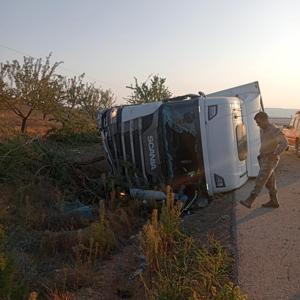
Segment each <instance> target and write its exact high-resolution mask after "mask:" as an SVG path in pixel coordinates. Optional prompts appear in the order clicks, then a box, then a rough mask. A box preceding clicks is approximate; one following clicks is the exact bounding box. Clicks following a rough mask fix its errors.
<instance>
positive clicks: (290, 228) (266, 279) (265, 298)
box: [234, 151, 300, 300]
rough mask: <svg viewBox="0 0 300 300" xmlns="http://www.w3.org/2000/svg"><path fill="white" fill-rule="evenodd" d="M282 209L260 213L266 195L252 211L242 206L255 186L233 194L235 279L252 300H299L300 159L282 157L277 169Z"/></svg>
mask: <svg viewBox="0 0 300 300" xmlns="http://www.w3.org/2000/svg"><path fill="white" fill-rule="evenodd" d="M276 174H277V184H278V195H279V202H280V207H279V208H277V209H271V208H262V207H261V204H262V203H265V202H267V201H269V197H268V193H267V190H266V189H264V191H263V192H262V193H261V195H260V196H259V197H258V198H257V199H256V201H255V202H254V205H253V207H252V208H251V210H249V209H247V208H245V207H244V206H242V205H240V204H238V201H239V200H242V199H246V197H247V196H248V195H249V193H250V191H251V189H252V187H253V184H254V181H253V180H251V181H248V183H247V184H245V185H244V186H243V187H242V188H240V189H239V190H236V191H235V192H234V198H235V201H236V202H237V205H236V207H235V233H236V245H237V276H238V283H239V286H240V287H241V289H242V291H244V292H245V293H246V294H247V295H248V298H247V299H248V300H253V299H255V300H269V299H270V300H285V299H287V300H296V299H300V159H299V158H297V157H296V155H295V153H293V152H292V151H290V152H286V153H284V154H283V155H282V156H281V161H280V163H279V165H278V167H277V170H276Z"/></svg>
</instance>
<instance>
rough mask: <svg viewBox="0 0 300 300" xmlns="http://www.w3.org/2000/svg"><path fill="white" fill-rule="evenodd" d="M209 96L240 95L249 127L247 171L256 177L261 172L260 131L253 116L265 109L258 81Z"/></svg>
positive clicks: (250, 175) (245, 120) (246, 123)
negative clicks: (259, 163)
mask: <svg viewBox="0 0 300 300" xmlns="http://www.w3.org/2000/svg"><path fill="white" fill-rule="evenodd" d="M207 96H213V97H216V96H224V97H238V98H239V99H240V100H241V102H242V103H241V105H242V117H243V122H244V123H245V126H246V129H247V144H248V156H247V172H248V176H249V177H256V176H257V175H258V172H259V165H258V161H257V155H258V154H259V148H260V132H259V128H258V126H257V125H256V122H255V121H254V119H253V118H254V116H255V114H256V113H258V112H259V111H262V110H264V109H263V105H262V100H261V96H260V89H259V85H258V82H252V83H249V84H244V85H241V86H237V87H234V88H231V89H227V90H223V91H220V92H216V93H212V94H209V95H207Z"/></svg>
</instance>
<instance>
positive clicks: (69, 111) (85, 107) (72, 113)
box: [52, 73, 115, 132]
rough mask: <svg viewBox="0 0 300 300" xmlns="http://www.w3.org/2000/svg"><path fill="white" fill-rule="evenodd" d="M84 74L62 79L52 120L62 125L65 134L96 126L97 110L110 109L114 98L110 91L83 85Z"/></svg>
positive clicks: (88, 84)
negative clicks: (60, 90)
mask: <svg viewBox="0 0 300 300" xmlns="http://www.w3.org/2000/svg"><path fill="white" fill-rule="evenodd" d="M84 76H85V74H84V73H83V74H81V75H79V76H74V77H72V78H64V80H63V88H62V96H61V101H60V104H59V105H58V106H57V109H56V110H54V111H53V113H52V116H53V119H54V120H56V121H59V122H60V123H61V124H62V129H63V130H64V131H66V132H72V131H78V130H79V131H80V130H83V131H85V130H87V129H89V128H92V127H93V126H96V123H95V119H96V113H97V111H98V110H101V109H104V108H107V107H111V106H112V105H113V104H114V103H115V96H114V95H113V93H112V92H111V90H102V89H101V88H97V87H95V85H94V84H93V83H84Z"/></svg>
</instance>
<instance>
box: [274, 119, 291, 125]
mask: <svg viewBox="0 0 300 300" xmlns="http://www.w3.org/2000/svg"><path fill="white" fill-rule="evenodd" d="M290 121H291V118H270V122H271V123H273V124H275V125H277V126H279V127H282V126H284V125H288V124H289V123H290Z"/></svg>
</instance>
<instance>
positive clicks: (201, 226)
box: [75, 193, 235, 300]
mask: <svg viewBox="0 0 300 300" xmlns="http://www.w3.org/2000/svg"><path fill="white" fill-rule="evenodd" d="M232 213H233V201H232V197H231V193H228V194H224V195H219V196H218V197H216V198H215V199H214V200H213V201H212V202H211V203H210V204H209V206H208V207H206V208H203V209H196V210H194V211H192V212H191V214H190V215H185V216H184V217H183V220H182V223H183V227H184V229H185V230H186V231H187V232H188V233H189V234H191V235H192V236H193V237H194V238H195V239H196V240H197V241H198V242H199V244H200V245H205V244H207V242H208V236H213V237H214V238H215V239H217V240H218V241H219V242H220V243H221V244H222V245H223V246H225V247H227V248H228V249H229V251H230V252H231V253H232V254H233V253H234V249H233V240H232V222H231V221H232V218H233V214H232ZM139 255H140V252H139V247H138V234H137V235H134V236H132V237H131V239H129V240H128V241H126V244H125V245H124V247H123V248H122V249H119V251H118V253H116V254H115V255H113V256H112V257H111V259H110V260H107V261H105V262H103V263H102V265H101V266H100V267H99V270H98V271H97V272H96V273H95V276H96V277H95V278H94V280H93V282H94V284H93V286H92V287H91V288H84V289H81V290H80V291H79V292H78V293H76V296H75V299H78V300H79V299H80V300H82V299H83V300H85V299H91V300H93V299H94V300H96V299H97V300H98V299H99V300H118V299H126V298H128V299H136V300H140V299H145V295H144V287H143V284H142V282H141V281H140V278H139V276H137V277H135V278H134V279H132V280H131V279H130V277H131V276H132V275H133V274H134V272H135V271H136V270H138V268H139V264H140V259H139ZM232 279H233V280H235V273H234V270H233V273H232Z"/></svg>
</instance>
